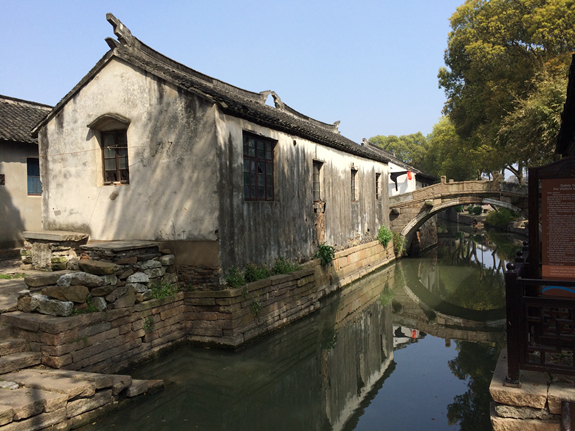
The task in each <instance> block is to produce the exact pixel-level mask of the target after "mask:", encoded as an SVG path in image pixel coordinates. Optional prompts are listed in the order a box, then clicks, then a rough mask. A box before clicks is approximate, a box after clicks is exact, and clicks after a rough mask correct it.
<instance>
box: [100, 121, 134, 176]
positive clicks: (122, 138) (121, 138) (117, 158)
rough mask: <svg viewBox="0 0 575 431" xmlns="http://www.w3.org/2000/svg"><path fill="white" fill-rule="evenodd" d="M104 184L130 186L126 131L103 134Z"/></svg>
mask: <svg viewBox="0 0 575 431" xmlns="http://www.w3.org/2000/svg"><path fill="white" fill-rule="evenodd" d="M102 159H103V165H104V184H113V183H122V184H129V182H130V172H129V168H128V139H127V138H126V130H113V131H111V132H102Z"/></svg>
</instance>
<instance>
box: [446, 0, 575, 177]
mask: <svg viewBox="0 0 575 431" xmlns="http://www.w3.org/2000/svg"><path fill="white" fill-rule="evenodd" d="M574 7H575V6H574V0H489V1H487V0H466V1H465V3H464V4H463V5H461V6H460V7H459V8H458V9H457V11H456V12H455V13H454V14H453V16H452V17H451V21H450V22H451V28H452V31H451V32H450V34H449V37H448V49H447V50H446V52H445V63H446V65H447V68H442V69H440V71H439V75H438V78H439V86H440V87H442V88H444V89H445V92H446V95H447V97H448V100H447V102H446V104H445V113H446V114H447V115H448V116H449V118H450V120H451V121H452V123H453V125H454V126H455V130H456V132H457V134H458V135H459V136H460V137H461V138H462V139H464V140H465V141H466V143H467V145H469V146H471V147H473V148H474V149H475V150H476V152H477V153H476V154H477V156H478V157H480V158H479V160H478V161H479V162H480V163H481V164H482V169H483V170H484V171H495V170H500V169H502V168H504V167H507V168H509V169H511V170H512V171H517V169H515V168H514V167H513V165H514V164H518V165H519V168H521V167H523V166H525V165H527V164H529V163H535V162H536V161H538V160H542V154H541V153H542V152H544V153H546V152H547V151H548V148H547V147H548V145H549V144H550V141H549V140H548V139H547V137H548V136H550V135H552V134H553V133H554V132H555V133H556V129H555V128H554V127H556V123H555V120H554V118H556V117H557V112H560V111H561V105H562V102H560V101H559V100H558V98H559V99H560V97H555V96H558V94H557V93H555V92H554V89H558V88H559V87H560V86H561V85H563V84H564V79H565V76H566V73H567V70H568V64H569V61H570V55H569V54H570V52H571V51H572V49H573V47H574V46H575V12H574V10H575V9H574ZM564 94H565V87H563V100H564ZM538 119H542V120H543V122H544V123H545V126H544V127H534V126H537V125H539V122H538ZM516 120H521V121H520V122H521V123H522V124H521V125H519V126H517V128H516V129H514V128H513V127H512V126H513V124H514V122H515V121H516ZM534 122H535V123H536V124H534ZM530 127H534V128H533V129H531V134H529V135H528V136H529V137H531V135H533V134H534V133H537V134H539V135H540V136H533V137H532V139H529V141H530V142H529V143H530V149H529V150H528V151H520V150H519V148H518V141H519V140H521V139H524V138H525V136H526V135H525V134H523V138H521V137H520V135H521V133H524V132H525V130H526V128H527V129H529V128H530ZM516 133H517V136H513V135H515V134H516ZM542 144H543V149H541V148H540V147H541V145H542ZM551 154H552V153H551ZM550 157H552V156H550ZM519 170H520V169H519ZM516 173H517V172H516ZM519 173H520V172H519Z"/></svg>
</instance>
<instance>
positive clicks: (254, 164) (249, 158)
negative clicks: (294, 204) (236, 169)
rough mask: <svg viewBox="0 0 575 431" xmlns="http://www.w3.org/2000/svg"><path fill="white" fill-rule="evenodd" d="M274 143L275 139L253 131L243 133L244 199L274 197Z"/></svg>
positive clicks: (262, 199) (270, 198) (254, 199)
mask: <svg viewBox="0 0 575 431" xmlns="http://www.w3.org/2000/svg"><path fill="white" fill-rule="evenodd" d="M260 144H261V145H260ZM276 144H277V141H275V140H273V139H269V138H265V137H263V136H260V135H256V134H254V133H248V132H244V133H243V156H244V159H243V161H244V164H243V174H244V181H243V183H244V201H273V200H274V199H275V180H274V175H275V166H274V165H275V147H276Z"/></svg>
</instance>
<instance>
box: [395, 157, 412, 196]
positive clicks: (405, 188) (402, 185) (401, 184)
mask: <svg viewBox="0 0 575 431" xmlns="http://www.w3.org/2000/svg"><path fill="white" fill-rule="evenodd" d="M406 170H407V169H405V168H403V167H401V166H399V165H396V164H395V163H392V162H389V173H392V172H400V171H406ZM388 178H389V176H388ZM416 189H417V184H416V180H415V174H414V173H413V172H412V174H411V180H408V179H407V174H405V175H401V176H400V177H398V178H397V191H396V190H395V183H394V182H393V181H391V179H389V196H395V195H399V194H402V193H409V192H412V191H414V190H416Z"/></svg>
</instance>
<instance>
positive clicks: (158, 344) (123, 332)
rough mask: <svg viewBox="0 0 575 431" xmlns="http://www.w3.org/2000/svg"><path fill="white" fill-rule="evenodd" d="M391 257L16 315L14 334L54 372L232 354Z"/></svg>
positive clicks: (350, 255)
mask: <svg viewBox="0 0 575 431" xmlns="http://www.w3.org/2000/svg"><path fill="white" fill-rule="evenodd" d="M394 258H395V256H394V254H393V246H392V245H391V244H390V245H388V246H387V247H386V248H384V247H383V246H382V245H381V244H379V243H378V242H377V241H374V242H371V243H368V244H363V245H360V246H356V247H352V248H350V249H347V250H343V251H340V252H338V253H336V255H335V260H334V261H333V263H332V264H331V265H329V266H327V267H322V266H321V265H320V261H319V259H318V260H314V261H312V262H308V263H307V264H306V265H305V266H304V269H302V270H300V271H297V272H294V273H292V274H285V275H278V276H275V277H271V278H268V279H265V280H259V281H256V282H254V283H250V284H247V285H246V286H244V287H242V288H237V289H228V290H222V291H192V292H185V293H184V292H180V293H178V294H176V295H174V296H170V297H167V298H164V299H152V300H149V301H146V302H142V303H139V304H135V305H133V306H129V307H125V308H117V309H113V310H109V311H104V312H95V313H87V314H82V315H78V316H71V317H53V316H48V315H42V314H36V313H22V312H13V313H5V314H3V315H2V316H1V322H2V323H4V324H8V325H10V326H11V327H12V330H13V332H14V335H16V336H18V337H19V338H24V339H26V340H27V341H28V343H29V345H30V348H31V350H33V351H36V352H41V353H42V363H43V364H44V365H46V366H49V367H52V368H63V369H70V370H79V371H90V372H116V371H118V370H120V369H123V368H126V367H127V366H129V365H131V364H133V363H135V362H139V361H142V360H145V359H147V358H149V357H150V356H152V355H154V354H156V353H157V352H159V351H160V350H163V349H167V348H170V347H173V346H174V344H176V343H178V342H183V341H187V340H189V341H192V342H197V343H208V344H217V345H220V346H225V347H237V346H239V345H241V344H243V343H245V342H247V341H249V340H252V339H254V338H256V337H258V336H261V335H264V334H266V333H268V332H270V331H273V330H275V329H277V328H279V327H281V326H284V325H287V324H288V323H290V322H293V321H295V320H297V319H299V318H301V317H304V316H306V315H308V314H310V313H312V312H313V311H315V310H317V309H318V308H319V300H320V299H321V298H322V297H325V296H326V295H328V294H329V293H331V292H334V291H337V290H339V289H341V288H342V287H343V286H345V285H347V284H350V283H351V282H353V281H355V280H357V279H358V278H360V277H363V276H364V275H367V274H368V273H370V272H372V271H374V270H375V269H377V268H380V267H382V266H383V265H385V264H387V263H389V262H390V261H392V260H393V259H394Z"/></svg>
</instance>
